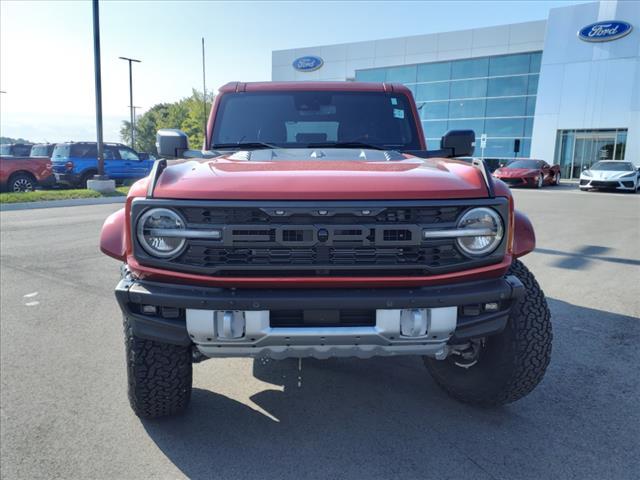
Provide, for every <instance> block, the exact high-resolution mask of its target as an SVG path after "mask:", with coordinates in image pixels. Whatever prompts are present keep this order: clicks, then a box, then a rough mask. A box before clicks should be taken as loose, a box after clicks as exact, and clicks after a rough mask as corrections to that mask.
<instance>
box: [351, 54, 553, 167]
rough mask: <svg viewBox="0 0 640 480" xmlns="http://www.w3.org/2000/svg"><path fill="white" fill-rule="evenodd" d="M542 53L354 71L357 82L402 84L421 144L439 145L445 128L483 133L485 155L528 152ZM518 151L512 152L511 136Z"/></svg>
mask: <svg viewBox="0 0 640 480" xmlns="http://www.w3.org/2000/svg"><path fill="white" fill-rule="evenodd" d="M541 57H542V52H532V53H518V54H513V55H499V56H493V57H482V58H472V59H464V60H453V61H447V62H435V63H423V64H419V65H402V66H398V67H384V68H372V69H366V70H357V71H356V80H358V81H362V82H396V83H403V84H405V85H406V86H407V87H409V88H410V89H411V91H412V92H413V95H414V97H415V99H416V103H417V104H418V109H419V112H420V117H421V120H422V127H423V129H424V133H425V136H426V137H427V144H428V145H429V146H430V147H431V148H437V147H438V146H439V142H440V137H442V135H443V134H444V133H445V132H446V131H447V130H454V129H471V130H473V131H475V133H476V137H477V138H478V139H479V138H480V136H481V135H482V134H486V135H487V145H486V148H485V149H484V152H483V151H481V150H480V148H479V144H480V142H479V141H478V142H477V143H478V147H476V153H475V155H476V156H484V157H487V158H514V157H528V156H529V154H530V149H531V133H532V131H533V116H534V113H535V106H536V94H537V92H538V76H539V73H540V59H541ZM516 139H519V140H520V152H518V153H516V152H514V146H515V140H516Z"/></svg>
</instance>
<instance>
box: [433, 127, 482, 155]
mask: <svg viewBox="0 0 640 480" xmlns="http://www.w3.org/2000/svg"><path fill="white" fill-rule="evenodd" d="M475 146H476V133H475V132H474V131H473V130H449V131H448V132H447V133H445V134H444V136H443V137H442V140H440V149H441V150H445V151H447V150H448V151H449V152H450V154H449V155H448V156H450V157H471V156H473V151H474V150H475Z"/></svg>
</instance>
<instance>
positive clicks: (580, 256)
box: [535, 245, 640, 270]
mask: <svg viewBox="0 0 640 480" xmlns="http://www.w3.org/2000/svg"><path fill="white" fill-rule="evenodd" d="M610 250H612V249H611V248H610V247H602V246H598V245H584V246H582V247H580V248H579V249H577V250H576V251H575V252H563V251H560V250H552V249H549V248H536V249H535V252H536V253H541V254H543V255H552V256H557V257H560V258H559V259H558V260H557V261H556V262H554V263H553V264H552V265H553V266H554V267H558V268H566V269H569V270H583V269H586V268H588V267H589V265H590V264H591V263H592V262H597V261H601V262H609V263H617V264H621V265H638V266H640V260H635V259H633V258H620V257H610V256H607V255H604V254H605V253H607V252H609V251H610Z"/></svg>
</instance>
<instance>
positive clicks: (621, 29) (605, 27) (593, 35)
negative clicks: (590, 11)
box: [578, 20, 633, 42]
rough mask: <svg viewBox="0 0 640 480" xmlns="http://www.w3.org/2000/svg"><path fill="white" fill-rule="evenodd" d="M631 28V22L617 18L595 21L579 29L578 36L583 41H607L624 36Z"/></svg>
mask: <svg viewBox="0 0 640 480" xmlns="http://www.w3.org/2000/svg"><path fill="white" fill-rule="evenodd" d="M632 28H633V27H632V26H631V24H629V23H627V22H620V21H617V20H609V21H607V22H596V23H592V24H591V25H587V26H586V27H584V28H583V29H581V30H580V31H579V32H578V37H580V40H584V41H585V42H609V41H611V40H617V39H618V38H621V37H624V36H625V35H627V34H628V33H629V32H631V29H632Z"/></svg>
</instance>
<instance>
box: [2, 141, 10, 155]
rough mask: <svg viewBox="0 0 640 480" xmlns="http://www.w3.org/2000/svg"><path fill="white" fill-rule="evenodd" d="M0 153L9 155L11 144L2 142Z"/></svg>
mask: <svg viewBox="0 0 640 480" xmlns="http://www.w3.org/2000/svg"><path fill="white" fill-rule="evenodd" d="M0 155H11V144H10V143H3V144H2V145H0Z"/></svg>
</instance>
